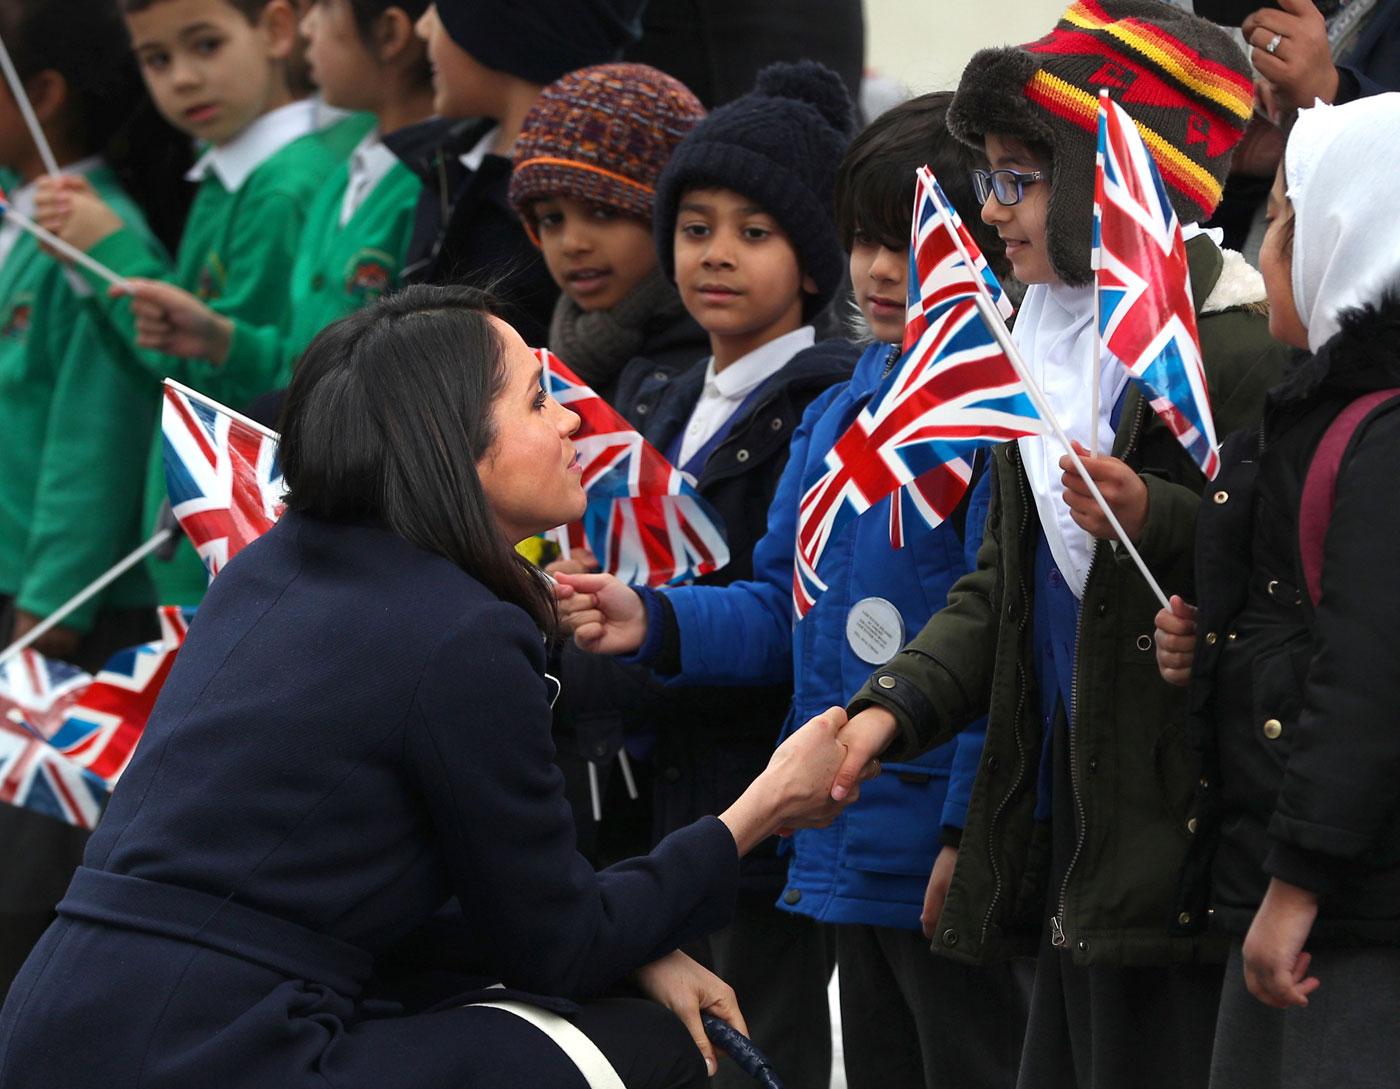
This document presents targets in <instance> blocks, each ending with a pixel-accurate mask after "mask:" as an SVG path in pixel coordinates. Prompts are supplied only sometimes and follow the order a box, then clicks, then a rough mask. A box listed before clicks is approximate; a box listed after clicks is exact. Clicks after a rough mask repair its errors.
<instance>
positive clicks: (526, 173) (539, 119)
mask: <svg viewBox="0 0 1400 1089" xmlns="http://www.w3.org/2000/svg"><path fill="white" fill-rule="evenodd" d="M704 116H705V107H704V106H702V105H700V100H699V99H698V98H696V97H695V96H694V95H693V94H691V93H690V89H689V88H688V87H686V85H685V84H684V83H681V82H680V80H678V79H674V78H672V77H671V76H668V75H666V73H665V72H661V71H658V70H657V69H655V68H651V67H649V66H648V65H645V64H599V65H595V66H594V67H592V68H582V69H580V70H579V71H577V72H570V73H569V74H568V75H567V76H565V77H564V78H563V79H559V80H556V81H555V82H554V83H551V84H550V85H549V86H548V87H546V88H545V89H544V91H543V93H542V94H541V95H540V97H539V98H538V99H537V100H536V101H535V104H534V106H533V107H531V109H530V112H529V113H528V114H527V115H526V116H525V123H524V126H523V127H522V128H521V130H520V138H519V139H517V140H516V142H515V165H514V169H513V170H512V171H511V175H510V203H511V205H512V206H513V207H514V208H515V211H516V214H517V215H519V216H520V220H521V222H522V223H524V224H525V230H526V231H527V232H529V234H530V237H531V239H532V240H533V241H534V242H535V244H536V245H539V239H538V238H536V237H535V229H534V225H533V223H532V222H531V218H530V216H529V215H528V214H527V213H528V211H529V205H530V202H531V201H534V200H538V199H540V198H541V197H549V196H564V197H572V198H573V199H574V200H581V201H584V202H586V203H588V204H596V205H599V206H601V207H603V208H611V209H613V210H614V211H617V212H621V213H622V214H624V215H629V216H635V217H636V218H637V219H641V220H644V221H646V223H647V224H648V225H650V223H651V213H652V203H653V201H654V200H655V197H656V181H657V178H658V177H660V175H661V168H662V167H664V166H665V165H666V160H667V159H669V158H670V157H671V152H672V151H673V150H674V149H675V147H676V145H677V144H678V143H680V140H681V137H682V136H684V135H685V134H686V133H687V132H689V131H690V130H691V129H692V128H694V127H695V123H696V122H697V121H699V120H700V119H701V118H702V117H704Z"/></svg>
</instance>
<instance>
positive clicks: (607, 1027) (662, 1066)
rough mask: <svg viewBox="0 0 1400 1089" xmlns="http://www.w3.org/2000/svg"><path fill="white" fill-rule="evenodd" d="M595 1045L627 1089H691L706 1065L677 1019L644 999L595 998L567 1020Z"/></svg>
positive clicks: (702, 1081)
mask: <svg viewBox="0 0 1400 1089" xmlns="http://www.w3.org/2000/svg"><path fill="white" fill-rule="evenodd" d="M569 1020H570V1021H572V1022H573V1024H574V1026H575V1027H576V1028H578V1029H579V1031H581V1032H582V1033H583V1034H584V1035H585V1036H587V1037H588V1038H589V1039H590V1040H592V1041H593V1043H594V1044H596V1045H597V1047H598V1050H599V1051H601V1052H602V1053H603V1055H604V1057H605V1058H606V1059H607V1060H608V1062H609V1063H611V1064H612V1068H613V1069H614V1070H616V1071H617V1074H618V1077H620V1078H621V1079H622V1084H623V1085H625V1086H627V1089H696V1087H699V1086H703V1085H707V1084H709V1081H710V1079H709V1076H708V1074H707V1072H706V1070H705V1060H704V1059H703V1058H702V1057H701V1055H700V1049H699V1048H698V1047H696V1046H695V1041H694V1040H692V1039H691V1038H690V1034H689V1033H688V1032H686V1029H685V1025H683V1024H682V1023H681V1020H680V1018H678V1017H677V1016H676V1015H675V1014H673V1013H672V1012H671V1011H670V1010H668V1009H666V1008H665V1007H664V1006H659V1005H657V1004H656V1003H655V1002H649V1001H647V1000H646V999H643V998H600V999H598V1000H597V1001H595V1002H590V1003H588V1005H586V1006H584V1007H583V1009H581V1010H580V1011H579V1012H578V1013H577V1014H575V1015H574V1016H573V1017H570V1018H569Z"/></svg>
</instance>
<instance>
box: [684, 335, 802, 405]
mask: <svg viewBox="0 0 1400 1089" xmlns="http://www.w3.org/2000/svg"><path fill="white" fill-rule="evenodd" d="M816 341H817V331H816V330H815V329H814V328H813V327H812V326H810V325H804V326H802V327H801V328H800V329H794V330H793V331H792V332H791V333H784V334H783V335H782V336H780V337H776V338H774V339H773V340H770V341H769V342H768V343H767V344H764V345H763V346H762V347H759V348H755V349H754V350H753V351H751V352H749V354H748V355H741V356H740V357H739V358H738V359H736V360H735V361H734V362H733V363H731V364H729V366H727V367H725V368H724V370H722V371H720V372H719V373H718V374H716V373H715V360H714V357H713V356H711V357H710V362H709V365H708V366H707V367H706V368H705V388H706V392H709V390H710V388H711V387H712V386H713V389H714V392H715V393H717V394H718V395H719V396H721V397H725V398H728V399H729V400H731V401H735V400H739V399H740V398H743V397H747V396H748V395H749V393H750V392H751V391H752V390H753V389H754V388H755V387H757V386H758V384H759V383H760V382H762V381H764V379H766V378H768V377H770V376H771V375H773V374H776V373H777V372H778V371H779V370H781V369H782V368H783V367H784V366H785V365H786V363H787V361H788V360H789V359H791V358H792V357H793V356H795V355H796V354H797V353H798V352H800V351H802V350H803V349H804V348H810V347H811V346H812V345H813V344H815V343H816Z"/></svg>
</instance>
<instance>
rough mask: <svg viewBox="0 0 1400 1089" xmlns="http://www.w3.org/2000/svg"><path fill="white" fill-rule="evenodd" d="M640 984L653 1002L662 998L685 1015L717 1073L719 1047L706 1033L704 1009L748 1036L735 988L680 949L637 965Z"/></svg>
mask: <svg viewBox="0 0 1400 1089" xmlns="http://www.w3.org/2000/svg"><path fill="white" fill-rule="evenodd" d="M637 985H638V986H639V987H641V989H642V992H643V993H644V994H645V995H646V996H647V997H648V998H650V999H651V1000H652V1001H653V1002H659V1003H661V1005H663V1006H665V1007H666V1008H667V1009H668V1010H670V1011H671V1012H672V1013H674V1014H675V1015H676V1016H677V1017H679V1018H680V1019H681V1022H682V1023H683V1024H684V1025H685V1027H686V1028H687V1029H688V1030H689V1031H690V1038H691V1039H692V1040H694V1041H695V1046H696V1047H698V1048H699V1049H700V1054H701V1055H703V1056H704V1057H705V1068H706V1069H707V1070H708V1071H709V1072H710V1077H714V1076H715V1070H716V1069H717V1067H716V1062H715V1047H714V1044H712V1043H710V1038H709V1037H708V1036H706V1035H705V1026H704V1025H703V1024H702V1023H701V1021H700V1015H701V1014H702V1013H711V1014H714V1016H716V1017H718V1018H719V1019H720V1020H721V1021H725V1022H727V1023H728V1024H730V1025H732V1026H733V1027H734V1028H736V1029H738V1030H739V1031H740V1032H742V1033H743V1034H744V1035H745V1036H747V1035H748V1034H749V1027H748V1025H746V1024H745V1023H744V1015H743V1014H742V1013H741V1012H739V1001H738V999H736V998H735V997H734V988H733V987H731V986H730V985H729V984H728V983H726V982H724V980H722V979H720V978H719V976H717V975H715V974H714V973H713V972H711V971H709V970H708V969H706V968H704V967H702V966H701V965H699V964H697V963H696V962H695V961H693V960H691V959H690V958H689V957H687V956H686V955H685V954H684V953H682V952H681V951H680V950H679V949H677V950H676V951H675V952H674V953H670V954H668V955H667V956H664V957H662V958H661V959H660V960H654V961H652V962H651V963H650V964H648V965H646V966H644V967H642V968H638V969H637Z"/></svg>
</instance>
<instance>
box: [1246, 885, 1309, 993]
mask: <svg viewBox="0 0 1400 1089" xmlns="http://www.w3.org/2000/svg"><path fill="white" fill-rule="evenodd" d="M1316 918H1317V893H1315V892H1309V891H1308V890H1307V889H1303V888H1299V887H1298V886H1297V885H1290V884H1289V883H1288V882H1287V881H1280V880H1279V879H1278V878H1277V877H1275V878H1273V879H1272V880H1270V881H1269V890H1268V892H1266V893H1265V894H1264V902H1263V903H1262V904H1260V905H1259V910H1258V911H1257V912H1255V913H1254V922H1252V923H1250V924H1249V933H1248V934H1246V935H1245V939H1244V981H1245V985H1246V986H1248V987H1249V993H1250V994H1252V995H1253V996H1254V997H1255V998H1257V999H1259V1001H1260V1002H1262V1003H1264V1005H1266V1006H1273V1007H1274V1008H1275V1009H1280V1010H1284V1009H1287V1008H1288V1007H1289V1006H1306V1005H1307V1004H1308V995H1310V994H1312V993H1313V991H1315V990H1317V988H1318V986H1319V984H1318V979H1317V977H1316V976H1309V975H1308V965H1309V963H1311V961H1312V954H1311V953H1305V952H1303V946H1304V945H1305V944H1307V940H1308V935H1309V934H1310V933H1312V925H1313V920H1315V919H1316Z"/></svg>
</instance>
